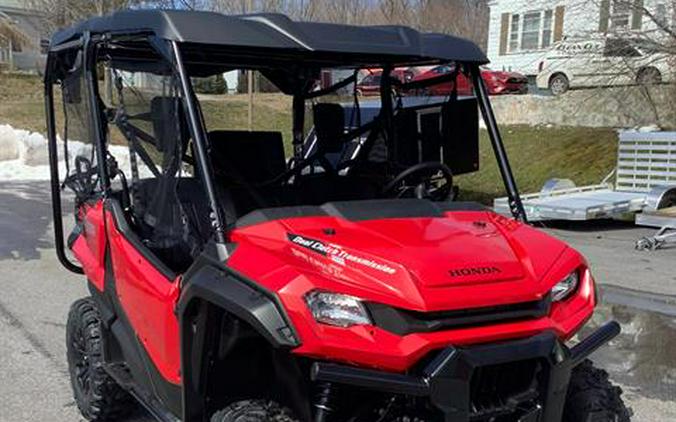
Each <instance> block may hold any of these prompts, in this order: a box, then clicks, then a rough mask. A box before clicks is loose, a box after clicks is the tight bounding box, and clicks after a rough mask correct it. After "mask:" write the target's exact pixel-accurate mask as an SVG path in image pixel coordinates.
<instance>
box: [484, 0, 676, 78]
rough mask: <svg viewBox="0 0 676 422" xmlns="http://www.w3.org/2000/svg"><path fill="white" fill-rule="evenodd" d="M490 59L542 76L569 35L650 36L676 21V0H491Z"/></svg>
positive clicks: (497, 67) (499, 66) (498, 65)
mask: <svg viewBox="0 0 676 422" xmlns="http://www.w3.org/2000/svg"><path fill="white" fill-rule="evenodd" d="M488 4H489V7H490V23H489V30H488V51H487V54H488V58H489V59H490V60H491V67H492V68H493V69H495V70H503V69H504V70H513V71H517V72H521V73H523V74H526V75H530V76H532V75H536V74H537V73H538V65H539V63H540V61H541V60H542V58H543V57H544V54H545V53H546V52H547V50H548V49H549V48H550V47H551V45H552V44H554V43H555V42H557V41H560V40H562V39H563V38H564V37H585V36H590V35H593V34H596V35H598V34H604V33H609V32H613V33H624V32H626V33H631V32H641V33H646V32H650V31H654V30H656V29H657V25H656V24H655V23H654V21H653V19H651V18H650V17H648V16H645V13H644V12H643V9H644V8H645V9H647V10H649V11H650V13H651V14H652V15H653V16H655V17H656V18H658V19H664V20H665V21H666V22H669V23H670V24H673V22H674V21H676V17H675V16H676V1H674V0H490V1H489V3H488Z"/></svg>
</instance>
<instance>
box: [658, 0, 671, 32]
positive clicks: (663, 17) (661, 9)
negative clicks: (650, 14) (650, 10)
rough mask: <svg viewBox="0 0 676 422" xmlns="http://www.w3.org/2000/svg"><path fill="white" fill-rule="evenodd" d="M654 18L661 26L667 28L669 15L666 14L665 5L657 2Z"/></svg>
mask: <svg viewBox="0 0 676 422" xmlns="http://www.w3.org/2000/svg"><path fill="white" fill-rule="evenodd" d="M655 20H656V21H657V24H658V25H660V26H661V27H664V28H667V27H668V26H669V17H668V16H667V5H666V4H664V3H659V4H658V5H657V6H656V7H655Z"/></svg>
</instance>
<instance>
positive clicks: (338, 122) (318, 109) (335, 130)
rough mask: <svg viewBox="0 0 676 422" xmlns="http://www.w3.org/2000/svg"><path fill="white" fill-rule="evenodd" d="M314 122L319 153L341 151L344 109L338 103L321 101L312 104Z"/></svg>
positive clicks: (343, 131)
mask: <svg viewBox="0 0 676 422" xmlns="http://www.w3.org/2000/svg"><path fill="white" fill-rule="evenodd" d="M313 112H314V124H315V133H316V134H317V147H318V152H319V153H320V154H326V153H337V152H342V151H343V146H344V145H343V139H342V136H343V134H344V133H345V110H344V109H343V107H342V106H341V105H340V104H331V103H321V104H317V105H315V106H314V111H313Z"/></svg>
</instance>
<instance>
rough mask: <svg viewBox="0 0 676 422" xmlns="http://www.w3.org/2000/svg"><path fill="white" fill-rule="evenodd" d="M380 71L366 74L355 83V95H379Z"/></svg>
mask: <svg viewBox="0 0 676 422" xmlns="http://www.w3.org/2000/svg"><path fill="white" fill-rule="evenodd" d="M381 75H382V72H374V73H371V74H370V75H367V76H365V77H364V79H362V80H361V81H360V82H359V83H358V84H357V95H363V96H374V95H380V77H381Z"/></svg>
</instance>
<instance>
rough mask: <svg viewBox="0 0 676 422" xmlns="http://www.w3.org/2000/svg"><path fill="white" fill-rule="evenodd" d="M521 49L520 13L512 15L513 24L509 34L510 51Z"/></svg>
mask: <svg viewBox="0 0 676 422" xmlns="http://www.w3.org/2000/svg"><path fill="white" fill-rule="evenodd" d="M518 49H519V15H518V14H514V15H512V26H511V29H510V35H509V51H517V50H518Z"/></svg>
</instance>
